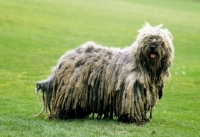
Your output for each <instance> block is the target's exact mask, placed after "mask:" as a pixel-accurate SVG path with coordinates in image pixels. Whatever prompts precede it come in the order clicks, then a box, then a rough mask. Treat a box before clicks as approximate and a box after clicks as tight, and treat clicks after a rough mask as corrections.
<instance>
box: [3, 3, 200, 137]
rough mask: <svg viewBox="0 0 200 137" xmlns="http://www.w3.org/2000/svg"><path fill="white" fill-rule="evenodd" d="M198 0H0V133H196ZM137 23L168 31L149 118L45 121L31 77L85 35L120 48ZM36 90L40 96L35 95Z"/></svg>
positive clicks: (38, 77)
mask: <svg viewBox="0 0 200 137" xmlns="http://www.w3.org/2000/svg"><path fill="white" fill-rule="evenodd" d="M199 17H200V3H198V2H196V1H181V0H177V1H172V0H163V1H159V0H135V1H132V0H107V1H102V0H95V1H92V0H84V1H81V0H76V1H71V0H56V1H55V0H29V1H27V0H4V1H3V0H2V1H0V97H1V98H0V136H15V137H16V136H20V137H21V136H34V137H35V136H85V137H88V136H89V137H90V136H91V137H95V136H109V137H110V136H113V137H116V136H120V137H121V136H124V137H127V136H130V137H132V136H138V137H141V136H159V137H160V136H162V137H163V136H169V137H172V136H174V137H183V136H188V137H191V136H194V137H195V136H199V131H200V124H199V122H200V117H199V114H200V107H199V104H200V100H199V98H200V93H199V91H200V62H199V61H200V46H199V45H200V31H199V24H200V18H199ZM144 22H149V23H150V24H152V25H158V24H161V23H163V24H164V27H166V28H168V29H169V30H170V31H171V33H172V34H173V36H174V46H175V59H174V63H173V66H172V68H171V69H170V70H171V73H172V78H171V79H170V80H168V81H167V84H166V87H165V89H164V96H163V98H162V99H161V100H160V101H159V102H158V105H157V107H156V109H155V110H154V113H153V119H152V120H151V122H150V123H148V124H146V125H143V126H136V125H134V124H125V123H121V122H118V121H116V120H96V119H91V118H85V119H75V120H67V121H48V120H46V119H44V117H45V114H43V115H42V116H40V117H39V118H31V117H30V116H31V115H34V114H37V113H38V112H39V111H40V110H41V108H42V101H41V98H40V99H39V100H37V99H36V95H35V89H34V88H35V82H36V81H38V80H42V79H45V78H46V77H47V76H48V75H49V74H50V68H51V67H52V66H54V65H55V64H56V62H57V60H58V59H59V57H60V56H61V55H62V54H63V53H64V52H65V51H67V50H70V49H73V48H75V47H77V46H78V45H80V44H82V43H84V42H85V41H88V40H92V41H95V42H97V43H100V44H102V45H106V46H116V47H125V46H128V45H130V44H131V43H132V42H133V41H134V40H135V38H136V36H137V33H136V31H137V30H138V29H140V28H141V27H142V25H143V24H144ZM40 97H41V95H40Z"/></svg>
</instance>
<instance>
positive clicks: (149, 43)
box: [135, 23, 174, 69]
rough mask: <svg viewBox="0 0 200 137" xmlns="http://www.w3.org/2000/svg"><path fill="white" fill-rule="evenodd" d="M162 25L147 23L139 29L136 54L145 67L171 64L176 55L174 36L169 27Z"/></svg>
mask: <svg viewBox="0 0 200 137" xmlns="http://www.w3.org/2000/svg"><path fill="white" fill-rule="evenodd" d="M161 27H162V25H159V26H156V27H152V26H150V25H149V24H148V23H146V24H145V26H144V27H143V28H142V29H140V30H139V31H138V33H139V34H138V36H137V40H136V44H135V46H137V47H136V48H137V52H136V55H135V56H136V60H137V61H139V62H140V63H141V64H142V65H143V67H144V66H145V67H149V68H152V69H155V68H160V67H162V66H166V67H169V66H170V65H171V62H172V59H173V55H174V47H173V45H172V39H173V38H172V35H171V33H170V32H169V31H168V30H167V29H162V28H161Z"/></svg>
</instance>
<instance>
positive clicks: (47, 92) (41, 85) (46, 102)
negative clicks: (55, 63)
mask: <svg viewBox="0 0 200 137" xmlns="http://www.w3.org/2000/svg"><path fill="white" fill-rule="evenodd" d="M35 86H36V95H37V97H38V93H39V91H41V92H42V101H43V108H42V110H41V111H40V112H39V114H37V115H35V117H37V116H40V115H41V114H42V113H43V112H44V111H45V110H46V114H47V113H48V112H47V111H48V110H49V112H51V108H50V102H51V96H52V92H53V78H52V77H50V78H48V79H46V80H42V81H38V82H36V85H35Z"/></svg>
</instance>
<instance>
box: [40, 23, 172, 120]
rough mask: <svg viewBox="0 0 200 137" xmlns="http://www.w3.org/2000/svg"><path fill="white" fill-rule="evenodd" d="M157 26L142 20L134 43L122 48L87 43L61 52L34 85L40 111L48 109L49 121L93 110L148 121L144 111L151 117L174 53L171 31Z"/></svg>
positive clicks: (119, 118)
mask: <svg viewBox="0 0 200 137" xmlns="http://www.w3.org/2000/svg"><path fill="white" fill-rule="evenodd" d="M161 26H162V25H159V26H156V27H152V26H150V25H149V24H145V26H144V27H143V28H142V29H141V30H139V31H138V32H139V35H138V37H137V39H136V41H135V42H134V43H133V44H132V45H131V46H130V47H127V48H125V49H122V50H121V49H116V48H107V47H102V46H101V45H97V44H96V43H93V42H87V43H85V44H83V45H81V46H80V47H78V48H76V49H75V50H72V51H68V52H66V53H65V54H64V55H63V56H62V57H61V58H60V59H59V61H58V63H57V65H56V66H55V67H54V69H53V72H52V75H51V76H50V77H49V78H48V79H47V80H44V81H39V82H37V83H36V89H37V92H38V91H39V90H41V91H42V93H43V103H44V108H43V109H42V111H41V113H42V112H43V111H44V110H47V109H48V110H49V112H50V114H49V115H48V118H49V119H69V118H79V117H86V116H88V115H90V114H93V117H94V114H95V113H96V114H97V118H101V117H102V116H104V118H110V119H112V118H113V116H116V117H117V118H118V120H119V121H123V122H130V123H132V122H136V123H145V122H147V121H149V119H148V117H147V113H148V112H150V118H151V117H152V110H153V108H154V107H155V106H156V103H157V101H158V99H159V98H161V97H162V89H163V87H164V83H165V79H166V78H167V77H169V76H170V75H169V70H168V69H169V67H170V65H171V63H172V59H173V55H174V48H173V45H172V35H171V34H170V32H169V31H168V30H167V29H162V28H161ZM151 43H155V44H156V45H157V49H156V51H155V53H156V58H155V59H152V58H150V57H149V54H150V50H149V46H150V44H151ZM41 113H39V114H38V115H40V114H41Z"/></svg>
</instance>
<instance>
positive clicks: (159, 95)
mask: <svg viewBox="0 0 200 137" xmlns="http://www.w3.org/2000/svg"><path fill="white" fill-rule="evenodd" d="M162 94H163V91H162V89H160V90H159V91H158V97H159V99H161V98H162Z"/></svg>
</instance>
